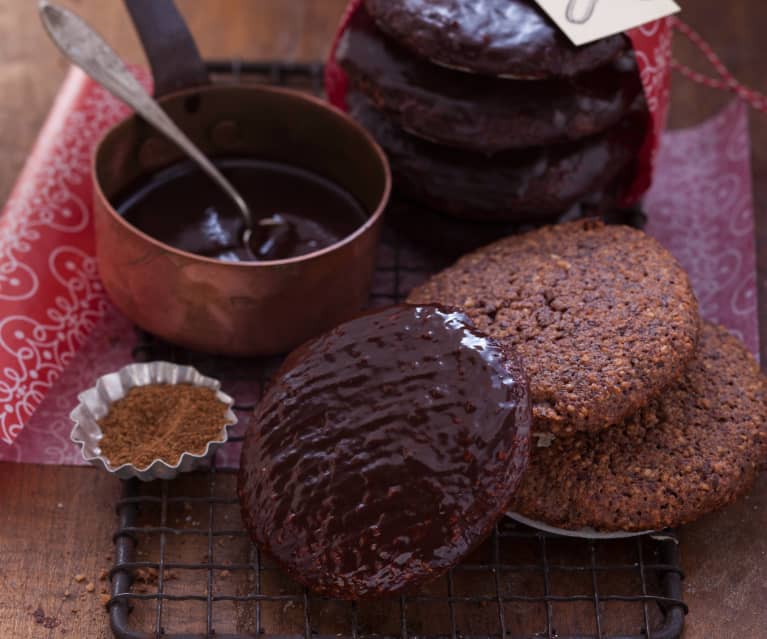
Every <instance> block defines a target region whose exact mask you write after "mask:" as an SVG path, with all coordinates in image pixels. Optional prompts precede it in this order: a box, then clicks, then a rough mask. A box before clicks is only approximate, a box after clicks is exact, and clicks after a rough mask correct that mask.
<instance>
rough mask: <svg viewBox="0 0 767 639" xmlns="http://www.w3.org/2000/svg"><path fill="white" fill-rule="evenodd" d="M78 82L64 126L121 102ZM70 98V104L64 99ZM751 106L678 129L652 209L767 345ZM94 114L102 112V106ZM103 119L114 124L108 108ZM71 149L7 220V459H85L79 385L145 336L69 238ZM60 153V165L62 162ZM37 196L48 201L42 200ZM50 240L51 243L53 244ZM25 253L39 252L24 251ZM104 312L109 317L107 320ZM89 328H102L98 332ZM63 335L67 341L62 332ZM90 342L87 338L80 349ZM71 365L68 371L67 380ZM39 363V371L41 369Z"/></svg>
mask: <svg viewBox="0 0 767 639" xmlns="http://www.w3.org/2000/svg"><path fill="white" fill-rule="evenodd" d="M75 81H76V84H78V85H79V86H78V87H75V89H73V88H72V86H71V83H72V82H75ZM67 84H68V85H69V86H65V92H66V91H73V92H74V93H75V94H77V95H79V96H80V99H82V100H84V101H83V102H80V101H79V100H76V99H72V98H70V99H69V100H68V102H67V103H66V109H69V110H72V111H76V112H75V113H68V112H64V113H59V114H58V116H57V118H58V121H59V123H60V124H63V123H67V122H69V123H75V122H76V123H79V125H80V126H83V125H84V123H85V121H86V120H87V119H88V118H84V117H83V115H82V113H80V110H82V109H83V107H85V109H89V110H90V111H86V112H91V111H92V110H93V109H96V110H100V109H101V108H103V105H104V103H105V101H106V103H108V104H111V106H110V107H109V108H113V107H114V106H115V105H114V104H113V102H112V101H111V98H108V97H107V96H105V95H103V93H101V92H97V91H94V90H93V88H92V87H90V88H89V87H87V86H85V85H83V84H82V79H78V78H77V77H74V79H73V77H72V76H70V79H69V80H68V81H67ZM99 105H102V106H99ZM60 107H61V101H60V102H59V107H57V108H60ZM119 112H120V110H119V109H117V110H115V111H114V117H115V118H117V117H119V115H118V114H119ZM747 115H748V114H747V110H746V108H745V106H744V105H743V104H742V103H739V102H736V103H733V104H731V105H730V106H729V107H727V108H726V109H725V110H724V111H722V113H720V114H719V115H717V116H715V117H714V118H712V119H711V120H708V121H707V122H704V123H703V124H701V125H699V126H697V127H695V128H692V129H685V130H681V131H672V132H669V133H666V134H665V135H664V137H663V142H662V145H661V149H660V153H659V154H658V159H657V162H658V164H657V167H658V170H657V176H656V180H655V183H654V185H653V188H652V190H651V191H650V192H649V194H648V195H647V198H646V203H645V204H646V206H645V208H646V210H647V211H648V215H649V225H648V230H649V232H650V233H651V234H653V235H654V236H655V237H657V238H658V239H659V240H660V241H661V242H662V243H663V244H664V245H665V246H667V247H668V248H669V249H670V250H671V251H672V253H674V255H676V257H677V258H678V259H679V260H680V262H681V263H682V264H683V266H684V267H685V268H686V269H688V271H689V272H690V275H691V277H692V280H693V284H694V286H695V288H696V292H697V294H698V297H699V299H700V302H701V310H702V312H703V314H704V316H705V317H706V318H708V319H712V320H715V321H718V322H721V323H722V324H724V325H725V326H727V327H728V328H730V329H731V330H733V332H735V333H736V334H738V335H740V336H741V337H742V339H743V340H744V341H745V343H746V344H747V345H748V346H749V348H750V349H751V350H752V351H753V352H755V353H756V352H757V351H758V330H757V314H756V309H757V306H756V275H755V250H754V217H753V201H752V192H751V172H750V163H749V157H750V142H749V135H748V117H747ZM89 117H90V118H91V119H92V118H93V117H95V116H94V115H93V114H92V113H91V115H90V116H89ZM101 117H102V119H101V122H102V123H103V124H104V126H106V122H107V118H106V116H101ZM89 126H93V123H91V124H89ZM90 131H91V132H90V133H89V135H91V136H92V139H94V140H95V136H96V133H95V130H94V129H93V128H92V129H90ZM45 134H46V135H55V136H63V137H62V139H68V138H67V136H68V135H69V134H68V133H66V132H65V131H63V130H61V129H56V130H50V129H48V128H47V127H46V131H45ZM47 145H48V149H58V148H60V146H61V140H58V141H57V140H48V141H47ZM60 153H61V155H57V154H53V153H46V154H40V153H39V151H38V152H36V154H35V155H34V157H33V161H31V162H30V166H28V167H27V169H26V170H25V174H24V178H25V179H27V182H29V180H28V177H29V175H34V176H37V177H36V182H29V183H32V184H34V183H37V184H43V185H44V186H46V187H47V189H48V190H47V191H39V190H37V189H34V188H30V187H29V185H28V184H27V183H24V184H22V186H20V187H19V190H17V193H16V195H15V198H14V199H15V204H14V205H13V206H15V207H17V208H16V210H17V211H18V210H23V211H31V209H32V208H34V207H35V206H38V205H39V202H42V201H46V202H48V204H47V205H46V207H43V208H44V209H45V211H44V218H45V220H46V221H45V222H36V224H37V226H36V227H32V226H31V225H30V224H24V223H23V221H21V220H18V219H13V220H12V221H13V222H14V223H13V224H8V223H6V224H5V225H3V223H2V222H3V221H2V220H0V258H2V259H0V285H2V284H3V283H6V284H7V285H6V288H5V289H4V293H5V295H6V297H4V298H0V308H2V310H3V315H0V317H2V318H3V319H2V320H0V321H1V322H2V326H4V327H5V328H4V329H3V328H0V339H2V340H4V343H5V344H6V345H5V346H2V347H0V353H2V352H5V353H6V354H7V353H8V352H9V351H10V352H12V353H15V354H17V355H18V354H21V355H22V356H23V357H22V360H23V361H22V362H20V365H19V366H17V367H13V366H10V367H9V366H8V365H7V362H8V361H9V360H8V359H7V358H6V360H1V359H0V361H2V362H3V363H2V365H3V366H6V368H7V369H8V371H17V370H23V371H25V373H24V374H23V380H24V381H22V379H20V378H18V376H17V377H12V378H11V379H12V380H13V381H12V382H10V383H9V382H8V381H7V379H6V375H7V373H8V371H4V370H3V369H2V368H0V381H3V380H6V381H3V383H4V384H6V386H5V387H3V388H6V390H2V389H0V394H2V393H7V392H8V391H7V389H9V388H13V389H14V393H15V394H18V395H19V396H20V402H19V404H20V405H22V406H23V407H24V408H23V410H22V412H23V411H30V412H31V411H32V410H33V404H35V403H36V404H39V407H38V408H37V410H36V411H35V412H34V415H32V417H31V418H30V419H27V420H26V426H25V427H24V428H23V429H20V428H16V429H14V431H13V432H14V435H15V436H16V437H17V438H18V439H17V441H16V443H15V444H14V445H12V446H7V445H2V444H0V460H9V461H18V462H28V463H47V464H82V463H83V462H82V459H81V458H80V457H79V451H78V449H77V448H76V447H75V446H74V445H73V444H72V443H71V442H70V441H69V433H70V430H71V423H70V421H69V413H70V411H71V410H72V408H73V407H74V405H75V403H76V401H77V399H76V397H77V394H78V392H80V391H81V390H83V389H86V388H89V387H90V386H91V385H92V384H93V382H94V380H95V379H96V378H97V377H99V376H100V375H102V374H105V373H107V372H109V371H112V370H116V369H118V368H120V367H121V366H123V365H124V364H126V363H128V362H130V361H131V358H132V350H133V347H134V346H135V345H136V343H137V338H136V332H135V330H134V328H133V326H132V325H131V324H130V322H129V321H128V320H127V319H126V318H125V317H123V316H122V315H121V314H120V313H119V312H118V311H117V310H116V309H114V307H113V306H112V305H111V304H110V303H109V302H108V301H107V300H106V299H105V297H104V295H103V291H101V289H100V285H99V282H98V279H97V276H96V273H95V265H94V261H93V259H92V257H91V254H92V253H91V254H89V253H87V251H85V250H84V249H79V250H73V248H72V247H68V245H69V244H71V242H69V241H66V239H67V238H70V236H72V235H73V234H72V232H71V229H72V228H74V227H75V226H79V227H80V228H82V229H85V230H81V231H80V232H79V234H80V235H89V233H90V229H89V227H88V224H89V215H90V214H89V211H90V208H89V207H88V206H87V204H84V205H83V206H82V207H80V206H79V205H78V206H77V207H76V208H72V207H75V204H73V202H77V200H76V199H75V198H73V197H72V196H71V193H72V190H73V189H72V184H79V187H78V189H76V191H77V193H79V194H81V193H82V192H85V191H86V190H87V189H89V188H90V186H89V185H87V184H84V181H87V180H86V178H87V172H84V171H87V164H83V161H84V159H85V158H86V157H87V156H88V155H89V153H87V152H84V151H83V150H81V151H79V152H70V150H66V151H65V150H61V151H60ZM51 158H53V160H54V164H51ZM62 158H68V159H69V161H73V162H76V163H78V166H79V169H77V170H74V169H72V168H71V167H66V166H62V165H61V164H60V163H61V162H62ZM46 176H48V177H46ZM53 176H68V178H67V179H64V178H63V177H59V178H57V179H60V180H61V181H60V182H55V181H54V177H53ZM78 176H79V177H78ZM46 180H50V182H48V181H46ZM78 180H79V182H78ZM55 184H59V185H60V188H61V189H63V190H64V192H65V193H64V194H63V195H58V194H57V193H56V192H55V191H56V189H55V188H54V185H55ZM80 189H83V190H82V191H81V190H80ZM42 193H45V195H44V196H43V195H42ZM67 193H69V194H70V195H67ZM36 197H40V198H45V199H44V200H43V199H41V200H35V198H36ZM25 200H26V201H25ZM88 201H89V197H86V196H84V195H80V202H88ZM34 202H37V203H38V204H34ZM63 208H68V209H69V210H70V214H69V215H64V213H63V210H62V209H63ZM41 215H43V213H39V215H38V214H37V213H36V214H35V217H33V218H32V219H34V220H40V219H41V218H40V216H41ZM83 220H85V221H83ZM14 233H15V234H16V235H14ZM47 233H53V235H52V236H51V237H49V238H48V243H47V244H41V243H40V238H39V236H41V235H44V234H47ZM7 246H13V247H14V249H13V250H14V253H13V255H14V256H16V258H17V259H16V261H15V262H13V267H12V268H9V269H6V268H5V265H6V264H8V263H9V262H8V261H7V258H5V257H3V256H7V255H8V253H7V249H5V248H3V247H7ZM41 246H42V247H43V250H45V252H44V253H42V255H38V259H37V260H36V261H34V260H32V259H30V258H31V257H32V256H34V255H36V252H38V251H40V250H41ZM46 246H47V247H48V248H47V249H44V247H46ZM19 256H22V257H26V258H27V259H18V257H19ZM43 258H44V259H43ZM32 263H34V264H35V265H36V266H35V267H34V268H30V270H29V271H27V270H25V269H24V268H23V266H24V265H29V264H32ZM39 264H44V267H45V270H44V271H41V270H40V268H39ZM41 273H42V274H46V273H50V276H47V275H46V277H47V279H50V280H53V281H54V282H55V283H56V286H57V287H58V289H59V292H58V293H57V294H56V296H55V297H51V298H46V297H44V298H42V299H41V300H39V301H38V303H37V306H38V307H39V308H42V309H44V311H45V314H40V315H39V317H41V318H43V321H40V320H36V321H32V322H29V321H27V320H25V319H18V316H20V315H25V314H26V313H25V312H24V309H25V308H29V307H28V304H29V303H30V302H31V301H34V300H36V298H37V297H38V296H39V295H40V294H41V293H40V291H42V290H43V287H45V286H47V285H48V284H49V282H47V281H45V280H44V278H42V277H39V276H40V274H41ZM23 278H26V279H23ZM11 280H13V281H14V282H16V283H13V282H11ZM22 280H23V281H22ZM8 286H11V287H15V288H13V289H9V288H8ZM36 287H38V288H36ZM9 290H10V291H11V292H10V293H9ZM30 291H31V293H30ZM11 298H13V299H11ZM102 314H103V315H104V317H103V319H98V318H99V317H100V316H101V315H102ZM13 316H16V319H14V318H13ZM36 317H38V316H36ZM91 329H92V330H91ZM89 330H90V334H89V335H87V336H86V333H87V332H88V331H89ZM62 335H63V339H60V338H61V336H62ZM80 343H82V346H81V348H80V349H79V350H78V351H77V352H76V353H75V350H76V347H77V346H78V344H80ZM46 353H48V355H46ZM67 362H69V365H68V367H67V368H66V371H65V372H64V374H63V375H61V376H60V377H59V379H58V380H57V381H55V378H56V377H57V375H58V372H59V371H60V370H61V368H63V367H64V366H65V365H66V364H67ZM33 371H36V377H35V376H34V375H33ZM14 374H15V373H14ZM251 386H252V384H251ZM225 390H227V392H229V393H230V394H232V395H233V396H234V397H235V398H236V399H239V400H240V401H244V402H246V403H247V402H249V401H250V400H251V399H252V398H250V397H247V396H246V395H247V392H248V391H247V389H245V388H244V387H232V388H226V389H225ZM8 402H10V403H11V405H12V406H16V405H17V402H16V396H15V395H13V396H9V395H0V407H1V406H3V405H5V404H7V403H8ZM247 417H248V416H247V415H246V414H241V418H242V422H241V424H239V425H238V426H237V427H236V431H235V432H242V430H243V429H244V428H245V427H246V426H247ZM6 423H7V422H6ZM238 459H239V446H237V445H233V446H228V447H226V448H225V449H224V450H223V451H222V453H221V454H220V456H219V461H220V463H221V464H222V465H223V466H227V467H234V466H236V465H237V463H238Z"/></svg>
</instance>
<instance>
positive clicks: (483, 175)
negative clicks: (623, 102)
mask: <svg viewBox="0 0 767 639" xmlns="http://www.w3.org/2000/svg"><path fill="white" fill-rule="evenodd" d="M347 101H348V104H349V112H350V113H351V115H352V116H353V117H354V118H355V119H356V120H357V121H358V122H360V123H361V124H362V125H363V126H364V127H365V128H366V129H368V131H370V132H371V133H372V134H373V137H374V138H376V140H377V141H378V143H379V144H380V145H381V146H382V147H383V148H384V150H385V151H386V152H387V155H388V156H389V162H390V164H391V167H392V172H393V173H394V178H395V186H396V188H397V189H398V190H399V191H400V193H402V194H403V195H405V196H407V197H409V198H412V199H413V200H414V201H416V202H419V203H421V204H424V205H425V206H427V207H429V208H432V209H435V210H437V211H440V212H443V213H446V214H448V215H453V216H455V217H460V218H464V219H471V220H503V221H510V222H538V223H540V222H544V221H551V220H552V219H554V218H556V217H558V216H559V215H561V214H562V213H563V212H565V211H566V210H567V209H569V208H570V207H571V206H573V205H574V204H576V203H577V202H580V201H581V200H583V199H584V198H586V197H587V196H588V195H589V194H591V193H593V192H594V191H597V190H600V189H602V188H603V187H605V186H606V185H607V184H608V183H610V182H611V181H612V180H613V179H614V178H616V177H617V176H618V175H619V174H621V173H622V172H623V171H624V170H625V169H626V168H627V167H628V166H629V165H630V163H631V162H632V161H633V159H634V157H635V154H636V151H637V150H638V148H639V144H640V142H641V133H642V127H641V125H640V126H636V122H634V120H633V119H632V118H627V119H625V120H624V121H623V122H621V123H620V124H618V125H617V126H616V127H613V128H612V129H611V130H610V131H608V132H607V133H605V134H603V135H600V136H596V137H593V138H588V139H585V140H580V141H578V142H571V143H568V144H560V145H556V146H551V147H545V148H533V149H524V150H520V151H507V152H505V153H499V154H497V155H494V156H492V157H487V156H485V155H481V154H479V153H472V152H468V151H459V150H457V149H449V148H445V147H440V146H437V145H435V144H431V143H430V142H425V141H423V140H420V139H418V138H416V137H413V136H411V135H408V134H407V133H405V132H403V131H401V130H400V129H398V128H397V127H396V126H395V125H394V123H393V122H392V121H391V120H389V119H388V118H387V117H386V116H385V115H384V114H382V113H380V112H378V111H377V110H376V109H375V108H374V107H373V106H372V105H371V104H370V102H369V101H368V100H367V98H365V97H364V96H362V95H360V94H359V93H356V92H354V91H350V92H349V94H348V96H347Z"/></svg>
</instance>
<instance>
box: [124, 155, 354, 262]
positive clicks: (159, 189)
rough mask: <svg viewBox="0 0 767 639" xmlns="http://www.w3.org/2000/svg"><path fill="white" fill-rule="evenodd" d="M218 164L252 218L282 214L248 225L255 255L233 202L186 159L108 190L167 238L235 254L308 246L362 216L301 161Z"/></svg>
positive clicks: (282, 252) (327, 241) (225, 255)
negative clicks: (117, 190)
mask: <svg viewBox="0 0 767 639" xmlns="http://www.w3.org/2000/svg"><path fill="white" fill-rule="evenodd" d="M216 165H217V166H218V168H219V169H220V170H222V172H223V173H224V175H226V177H227V178H229V180H230V181H231V182H232V184H233V185H234V187H235V188H236V189H237V190H238V191H239V193H240V194H241V195H242V196H243V197H244V198H245V200H246V201H247V202H248V205H249V206H250V208H251V210H252V212H253V215H254V217H255V219H262V218H273V217H274V216H276V215H279V216H281V217H282V219H283V220H284V221H286V222H287V224H278V225H277V226H274V227H271V228H270V227H258V228H256V229H255V230H254V233H255V236H256V240H257V241H256V242H255V244H256V245H259V248H260V253H261V254H260V255H257V256H254V255H253V253H252V252H251V251H250V250H249V249H248V248H247V247H245V246H244V245H243V242H242V235H243V231H244V222H243V220H242V218H241V217H240V214H239V213H238V211H237V209H236V208H235V207H234V204H233V203H232V202H231V201H230V200H229V198H228V197H227V195H226V194H225V193H224V192H223V191H222V190H221V189H220V188H219V187H218V186H217V185H216V184H214V183H213V182H212V181H211V180H210V178H208V177H207V176H206V175H204V174H203V173H202V172H201V171H200V170H199V169H198V168H196V167H195V166H194V165H193V164H191V163H190V162H182V163H179V164H175V165H173V166H170V167H168V168H166V169H164V170H162V171H160V172H159V173H156V174H154V175H151V176H149V177H145V178H142V179H140V180H139V181H138V182H137V183H136V184H133V185H131V186H130V187H128V188H127V189H126V190H125V192H124V193H122V194H119V195H118V196H117V197H115V198H113V202H114V205H115V209H116V210H117V212H118V213H120V214H121V215H122V216H123V217H124V218H125V219H126V220H127V221H128V222H130V223H131V224H133V225H134V226H136V227H137V228H138V229H140V230H142V231H144V232H145V233H146V234H147V235H150V236H152V237H153V238H155V239H157V240H160V241H161V242H163V243H165V244H168V245H170V246H173V247H175V248H178V249H181V250H183V251H187V252H189V253H197V254H198V255H204V256H206V257H212V258H216V259H220V260H225V261H235V262H237V261H253V260H256V259H261V260H274V259H285V258H288V257H296V256H299V255H305V254H307V253H312V252H314V251H317V250H320V249H322V248H325V247H327V246H331V245H332V244H335V243H337V242H339V241H340V240H342V239H343V238H345V237H347V236H348V235H350V234H351V233H353V232H354V231H355V230H357V229H358V228H359V227H360V226H361V225H362V224H364V223H365V220H366V219H367V217H368V216H367V214H366V213H365V211H364V209H363V208H362V205H361V204H360V203H359V202H357V200H355V199H354V197H353V196H351V195H350V194H349V193H347V192H346V191H344V190H343V189H341V188H340V187H339V186H337V185H336V184H334V183H333V182H331V181H330V180H327V179H325V178H323V177H321V176H319V175H317V174H315V173H311V172H309V171H306V170H304V169H301V168H298V167H295V166H290V165H287V164H282V163H278V162H269V161H264V160H257V159H253V158H228V159H220V160H216ZM251 244H253V243H251Z"/></svg>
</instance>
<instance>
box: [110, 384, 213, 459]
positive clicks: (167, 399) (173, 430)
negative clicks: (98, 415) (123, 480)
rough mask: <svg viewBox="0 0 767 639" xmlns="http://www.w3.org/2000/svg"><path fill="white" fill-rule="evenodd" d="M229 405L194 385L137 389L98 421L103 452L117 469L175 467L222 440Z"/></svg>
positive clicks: (159, 385)
mask: <svg viewBox="0 0 767 639" xmlns="http://www.w3.org/2000/svg"><path fill="white" fill-rule="evenodd" d="M226 411H227V406H226V404H224V403H222V402H221V401H220V400H219V399H218V398H217V397H216V393H215V391H213V390H212V389H210V388H204V387H198V386H192V385H191V384H150V385H148V386H136V387H134V388H131V389H130V390H129V391H128V393H127V394H126V395H125V397H123V398H122V399H119V400H118V401H116V402H115V403H114V404H113V405H112V406H111V407H110V410H109V413H108V414H107V415H106V417H103V418H102V419H100V420H99V421H98V424H99V426H100V427H101V432H102V433H103V434H104V437H103V439H102V440H101V442H100V447H101V453H102V455H104V457H106V458H107V459H108V460H109V463H110V465H111V466H112V467H114V468H116V467H117V466H121V465H122V464H133V465H134V466H136V467H137V468H139V469H143V468H146V467H148V466H149V465H150V464H151V463H152V462H153V461H154V460H155V459H162V460H163V461H164V462H166V463H168V464H170V465H171V466H175V465H176V464H177V463H178V461H179V459H180V458H181V455H182V453H185V452H189V453H194V454H198V455H199V454H201V453H203V452H204V451H205V446H206V445H207V444H208V442H210V441H213V440H220V439H221V435H222V431H223V428H224V425H225V424H226V421H227V420H226Z"/></svg>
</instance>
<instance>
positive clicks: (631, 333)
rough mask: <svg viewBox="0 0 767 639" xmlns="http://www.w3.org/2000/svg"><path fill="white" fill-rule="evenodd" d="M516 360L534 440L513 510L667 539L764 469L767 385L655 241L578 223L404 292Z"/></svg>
mask: <svg viewBox="0 0 767 639" xmlns="http://www.w3.org/2000/svg"><path fill="white" fill-rule="evenodd" d="M408 301H409V302H410V303H414V304H425V303H438V304H442V305H446V306H451V307H456V308H460V309H462V310H463V311H464V312H465V313H466V315H467V316H468V317H469V318H471V320H472V321H473V322H474V324H475V325H476V326H477V328H478V329H479V330H481V331H483V332H485V333H486V334H488V335H489V336H490V337H492V338H495V339H496V340H498V341H500V342H502V343H504V344H506V345H507V346H512V347H514V349H516V352H517V353H518V355H519V356H520V357H521V359H522V361H523V365H524V367H525V369H526V372H527V374H528V377H529V381H530V397H531V401H532V412H533V433H534V441H533V447H532V450H533V452H532V455H531V460H530V465H529V467H528V469H527V471H526V472H525V474H524V476H523V478H522V482H521V485H520V486H519V488H518V489H517V490H516V491H515V493H514V496H513V497H512V501H511V504H510V506H509V508H510V510H511V511H513V512H515V513H517V514H519V515H522V516H524V517H526V518H528V519H531V520H535V521H539V522H542V523H545V524H548V525H550V526H554V527H558V528H561V529H567V530H571V531H583V530H584V529H588V530H590V531H594V530H596V531H599V532H640V531H650V530H659V529H662V528H665V527H674V526H677V525H680V524H683V523H687V522H690V521H693V520H694V519H696V518H698V517H700V516H702V515H704V514H706V513H708V512H711V511H713V510H716V509H719V508H721V507H723V506H726V505H727V504H729V503H731V502H732V501H733V500H735V499H736V498H737V497H738V496H740V495H742V494H744V493H745V492H746V491H747V490H748V489H749V488H750V487H751V485H752V484H753V482H754V481H755V479H756V477H757V475H758V473H759V470H760V468H761V467H762V465H763V463H764V462H765V458H766V457H767V380H765V378H764V376H763V375H762V374H761V373H760V371H759V367H758V365H757V363H756V362H755V360H754V359H753V358H752V356H751V355H750V354H749V353H748V351H747V350H746V349H745V347H744V346H743V345H742V344H741V343H740V342H739V341H738V340H737V339H736V338H735V337H733V336H732V335H730V334H729V333H728V332H727V331H726V330H725V329H723V328H721V327H718V326H715V325H713V324H710V323H707V322H705V321H702V320H701V319H700V317H699V314H698V306H697V302H696V299H695V295H694V293H693V291H692V288H691V286H690V283H689V280H688V277H687V275H686V273H685V272H684V271H683V270H682V268H681V267H680V266H679V264H678V263H677V262H676V261H675V260H674V258H673V257H672V256H671V255H670V254H669V253H668V252H667V251H666V250H665V249H664V248H663V247H661V246H660V245H659V244H658V243H657V242H656V241H655V240H654V239H652V238H651V237H649V236H647V235H646V234H644V233H643V232H641V231H638V230H635V229H632V228H629V227H626V226H606V225H603V224H602V223H601V222H597V221H594V220H583V221H576V222H570V223H566V224H561V225H558V226H549V227H544V228H541V229H539V230H536V231H533V232H530V233H527V234H525V235H516V236H510V237H507V238H505V239H502V240H500V241H498V242H495V243H494V244H491V245H489V246H486V247H484V248H482V249H480V250H478V251H475V252H474V253H471V254H468V255H466V256H464V257H463V258H461V259H460V260H459V261H458V262H457V263H456V264H455V265H453V266H452V267H450V268H448V269H446V270H445V271H443V272H441V273H438V274H437V275H435V276H434V277H432V278H431V279H430V280H429V281H427V282H426V283H424V284H423V285H421V286H419V287H417V288H416V289H415V290H413V291H412V293H411V295H410V297H409V299H408Z"/></svg>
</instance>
